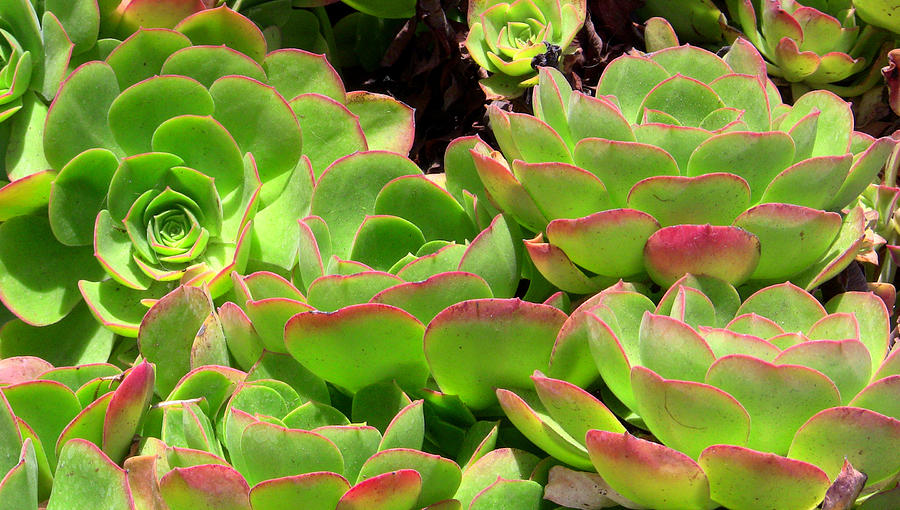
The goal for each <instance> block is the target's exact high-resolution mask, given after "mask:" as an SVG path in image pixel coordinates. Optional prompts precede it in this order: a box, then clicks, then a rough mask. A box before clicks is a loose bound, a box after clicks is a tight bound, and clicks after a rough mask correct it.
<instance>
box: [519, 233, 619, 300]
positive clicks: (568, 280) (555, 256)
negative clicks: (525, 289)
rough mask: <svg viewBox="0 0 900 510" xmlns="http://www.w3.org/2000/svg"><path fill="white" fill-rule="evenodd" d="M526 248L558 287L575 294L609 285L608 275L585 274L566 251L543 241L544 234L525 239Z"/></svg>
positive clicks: (537, 266) (541, 269)
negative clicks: (591, 275)
mask: <svg viewBox="0 0 900 510" xmlns="http://www.w3.org/2000/svg"><path fill="white" fill-rule="evenodd" d="M525 250H526V251H527V252H528V256H529V257H531V262H532V263H534V265H535V267H536V268H537V270H538V271H539V272H540V273H541V275H542V276H543V277H544V278H546V279H547V281H549V282H550V283H552V284H553V285H555V286H556V287H558V288H560V289H563V290H565V291H567V292H573V293H575V294H593V293H595V292H598V291H600V290H602V289H603V288H605V287H606V286H607V280H608V278H607V277H603V276H596V277H590V276H587V275H586V274H584V272H583V271H582V270H581V269H579V268H578V267H577V266H576V265H575V264H574V263H572V261H571V260H569V257H568V256H566V254H565V252H563V251H562V250H561V249H559V248H557V247H556V246H553V245H552V244H550V243H545V242H543V235H542V234H538V236H537V237H535V238H534V239H530V240H526V241H525Z"/></svg>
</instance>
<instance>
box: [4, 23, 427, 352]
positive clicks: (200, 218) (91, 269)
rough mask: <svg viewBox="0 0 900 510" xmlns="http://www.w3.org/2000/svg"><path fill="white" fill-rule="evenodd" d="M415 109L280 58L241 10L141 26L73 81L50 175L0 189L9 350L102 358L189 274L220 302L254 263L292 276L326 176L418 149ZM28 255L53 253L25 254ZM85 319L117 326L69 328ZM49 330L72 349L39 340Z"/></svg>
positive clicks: (300, 55)
mask: <svg viewBox="0 0 900 510" xmlns="http://www.w3.org/2000/svg"><path fill="white" fill-rule="evenodd" d="M221 26H226V27H229V28H228V29H227V30H224V31H222V32H219V31H217V30H214V29H213V28H215V27H221ZM222 43H227V46H226V45H223V44H222ZM201 63H203V64H202V65H201ZM411 117H412V112H411V110H410V109H409V108H408V107H406V106H405V105H402V104H401V103H399V102H397V101H395V100H393V99H391V98H388V97H386V96H380V95H377V94H368V93H365V92H351V93H347V92H346V91H345V90H344V87H343V84H342V83H341V81H340V79H339V78H338V77H337V75H336V73H335V72H334V69H333V68H331V66H330V65H329V64H328V63H327V62H326V61H325V60H324V58H323V57H321V56H317V55H313V54H310V53H306V52H303V51H300V50H278V51H274V52H271V53H267V52H266V44H265V40H264V39H263V36H262V34H261V33H260V32H259V30H258V29H257V28H256V27H255V26H254V25H253V24H252V23H251V22H250V21H248V20H247V19H246V18H244V17H242V16H240V15H239V14H236V13H234V12H233V11H231V10H229V9H227V8H226V7H220V8H217V9H209V10H204V11H203V12H201V13H198V14H196V15H194V16H191V17H189V18H187V19H186V20H184V21H183V22H182V23H180V24H179V25H178V27H177V30H168V29H149V30H140V31H138V32H136V33H135V34H134V35H133V36H132V37H130V38H128V39H127V40H125V41H124V42H123V43H121V44H119V45H118V46H116V47H115V48H114V49H113V50H112V51H111V52H110V53H109V55H108V56H107V57H106V59H105V60H104V61H92V62H88V63H86V64H84V65H82V66H80V67H79V68H78V69H77V70H76V71H75V72H73V73H72V75H71V76H70V77H69V78H68V79H67V80H66V82H65V84H64V85H63V86H62V88H61V90H60V92H59V94H58V95H57V96H56V99H55V100H54V102H53V104H52V106H51V107H50V110H49V113H48V114H47V121H46V126H45V130H44V133H43V134H44V138H43V141H44V144H43V150H44V154H45V156H46V160H47V161H48V162H49V166H50V167H51V168H52V170H49V171H45V172H41V173H39V174H36V175H35V176H31V178H23V179H18V180H14V181H13V182H12V183H10V184H9V185H8V186H6V187H5V188H3V190H2V192H0V195H2V196H3V197H5V198H6V200H5V201H4V202H3V203H4V207H3V208H2V209H3V211H4V213H3V218H4V219H7V221H6V222H5V223H3V224H2V226H0V230H2V231H3V233H2V234H0V236H4V238H5V239H6V240H5V241H4V242H3V244H4V246H7V247H9V248H8V249H7V250H6V251H5V252H4V253H3V254H2V255H0V259H3V262H2V263H0V265H2V266H3V267H2V270H0V280H2V283H0V289H2V290H0V295H2V299H3V301H4V303H5V305H6V306H7V308H9V309H10V310H11V311H13V313H15V314H16V315H17V316H18V317H19V319H20V321H21V322H19V321H14V323H15V324H14V325H11V326H10V325H8V327H7V328H5V329H4V334H3V350H4V354H5V355H14V354H26V353H38V352H39V353H41V354H46V355H48V356H50V357H51V358H52V359H53V361H54V362H57V363H60V362H67V363H77V362H85V361H105V358H106V357H107V356H108V355H109V348H110V347H111V346H112V342H113V337H112V336H111V335H112V333H118V334H123V335H126V336H136V335H137V328H138V325H139V323H140V320H141V318H142V316H143V315H144V313H145V312H146V307H145V306H143V305H141V304H140V302H141V300H142V299H150V300H154V299H158V298H160V297H161V296H162V295H164V294H165V293H167V292H168V291H169V290H171V288H174V287H176V286H177V285H178V284H179V283H182V282H183V283H191V284H192V285H206V286H208V287H209V289H210V291H211V293H212V295H213V296H214V297H217V296H219V295H221V294H222V293H224V292H225V291H227V290H228V289H229V288H230V287H231V279H230V276H229V275H230V273H231V272H232V271H234V270H238V271H243V270H244V269H245V268H247V267H253V268H265V269H269V270H277V271H280V272H281V273H283V274H288V273H289V272H290V270H291V268H292V267H293V266H294V264H295V262H296V255H297V248H298V244H297V243H298V242H299V232H298V230H297V227H296V221H297V219H298V218H302V217H304V216H305V215H306V214H307V212H308V207H309V204H310V198H311V192H312V188H313V180H314V178H315V176H317V175H319V174H321V173H322V171H324V169H325V168H326V167H327V166H329V165H330V164H331V162H332V161H334V160H335V159H339V158H341V157H342V156H345V155H347V154H350V153H355V152H358V151H363V152H364V151H367V149H379V150H382V151H388V150H392V151H398V152H401V153H402V152H405V151H408V150H409V146H410V143H411V132H412V118H411ZM298 119H303V120H302V122H301V121H300V120H298ZM301 124H302V131H301ZM260 125H265V126H267V129H266V130H265V131H264V132H263V131H260V130H259V128H258V126H260ZM310 139H312V140H316V141H317V142H318V143H304V142H305V141H308V140H310ZM395 156H396V157H398V158H400V157H402V156H399V155H396V154H395ZM51 183H52V184H51ZM23 201H24V205H23V204H22V202H23ZM41 202H43V204H44V205H43V206H42V205H41ZM48 202H49V206H48V205H47V203H48ZM43 207H46V208H47V209H46V210H47V211H48V214H46V215H44V214H38V215H34V214H25V213H33V212H40V211H41V210H42V209H43ZM13 246H34V247H35V248H34V249H35V252H34V253H40V254H41V255H40V256H39V257H37V258H32V259H31V260H27V261H26V260H24V259H17V257H19V256H20V255H21V253H22V252H21V251H19V250H18V249H15V250H14V249H12V247H13ZM38 246H39V247H40V248H38ZM16 253H18V254H19V255H16ZM25 266H28V267H30V268H31V269H26V268H25ZM38 268H39V269H38ZM39 288H41V289H54V290H53V291H52V292H36V289H39ZM81 297H83V298H84V299H85V300H86V301H87V303H88V306H87V307H85V306H83V305H80V304H79V302H80V301H81ZM88 310H89V312H88ZM86 312H88V313H91V314H93V315H94V316H95V317H97V319H98V320H100V321H101V322H102V323H103V324H104V325H105V326H106V327H107V328H108V330H107V331H108V332H104V331H101V330H97V329H95V328H93V327H74V328H73V327H71V325H72V324H75V323H77V324H81V325H85V326H86V325H87V323H85V322H83V321H84V319H85V318H86V317H87V316H86V315H85V313H86ZM64 319H66V320H64ZM51 324H52V325H55V326H54V327H56V328H58V329H59V331H60V333H61V334H62V337H63V338H67V339H68V340H67V342H69V344H70V345H71V346H72V347H73V349H72V350H71V351H69V350H68V349H62V350H59V349H49V346H47V347H48V349H46V350H45V349H44V348H42V347H41V346H40V345H36V344H35V343H34V342H31V341H29V340H26V338H31V335H33V334H36V333H37V330H34V329H33V328H31V326H48V325H51ZM67 324H68V326H67ZM67 351H68V352H67ZM104 352H105V354H104ZM72 355H74V356H72ZM66 356H68V357H69V359H65V357H66Z"/></svg>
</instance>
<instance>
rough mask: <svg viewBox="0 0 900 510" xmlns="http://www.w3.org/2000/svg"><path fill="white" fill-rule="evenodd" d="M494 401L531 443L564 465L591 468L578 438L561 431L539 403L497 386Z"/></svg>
mask: <svg viewBox="0 0 900 510" xmlns="http://www.w3.org/2000/svg"><path fill="white" fill-rule="evenodd" d="M524 394H525V393H524V392H523V395H524ZM497 400H498V401H499V402H500V407H501V408H502V409H503V412H504V413H505V414H506V417H507V418H508V419H509V421H510V422H512V424H513V425H514V426H515V427H516V428H517V429H518V430H519V432H521V433H522V434H523V435H524V436H525V437H527V438H528V439H529V440H530V441H531V442H532V443H534V444H535V445H537V446H538V447H540V448H541V449H542V450H544V451H545V452H547V453H548V454H550V455H551V456H552V457H553V458H555V459H559V460H560V461H562V462H565V463H566V464H569V465H571V466H574V467H577V468H578V469H590V468H591V463H590V461H589V460H588V457H587V451H586V450H585V449H584V446H583V445H581V444H580V442H581V440H580V438H575V437H572V436H570V435H569V434H568V433H566V432H565V431H563V430H561V428H560V426H559V424H558V423H556V422H555V421H554V420H553V419H552V418H551V417H549V416H547V414H548V413H547V411H546V410H545V409H543V406H541V405H540V403H539V402H531V403H529V402H528V401H526V400H525V399H524V398H522V396H520V395H517V394H516V393H514V392H512V391H508V390H504V389H499V388H498V389H497ZM532 400H533V399H532Z"/></svg>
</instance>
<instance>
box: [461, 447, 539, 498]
mask: <svg viewBox="0 0 900 510" xmlns="http://www.w3.org/2000/svg"><path fill="white" fill-rule="evenodd" d="M538 462H540V459H538V458H537V457H536V456H534V455H533V454H531V453H528V452H526V451H524V450H516V449H513V448H498V449H496V450H491V451H490V452H488V453H487V454H485V455H484V456H483V457H481V458H480V459H478V460H477V461H475V462H474V463H472V464H470V465H468V466H467V467H466V469H465V470H464V471H463V477H462V482H460V485H459V489H458V490H457V491H456V494H455V495H454V496H453V497H454V499H456V500H458V501H459V502H460V503H462V504H463V508H468V507H469V504H470V503H471V502H472V500H473V499H474V498H475V497H476V496H477V495H478V493H480V492H481V491H482V490H484V489H485V488H487V487H488V486H489V485H491V484H492V483H494V482H496V481H497V479H498V478H504V479H507V480H523V479H527V478H528V477H529V476H530V475H531V473H532V471H533V470H534V469H535V467H536V466H537V465H538Z"/></svg>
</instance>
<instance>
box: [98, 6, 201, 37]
mask: <svg viewBox="0 0 900 510" xmlns="http://www.w3.org/2000/svg"><path fill="white" fill-rule="evenodd" d="M207 7H208V2H204V1H203V0H191V1H189V2H172V3H169V4H168V5H167V7H166V8H160V5H159V2H156V1H153V0H132V1H131V2H130V3H127V4H122V5H120V6H119V7H118V8H117V9H116V14H117V15H119V16H121V21H120V22H119V25H118V27H117V34H116V35H117V36H118V37H127V36H128V35H130V34H132V33H134V32H135V31H137V30H138V29H139V28H157V27H162V28H172V27H174V26H175V25H177V24H178V22H180V21H181V20H183V19H184V18H186V17H188V16H190V15H191V14H194V13H197V12H200V11H202V10H203V9H206V8H207Z"/></svg>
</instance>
